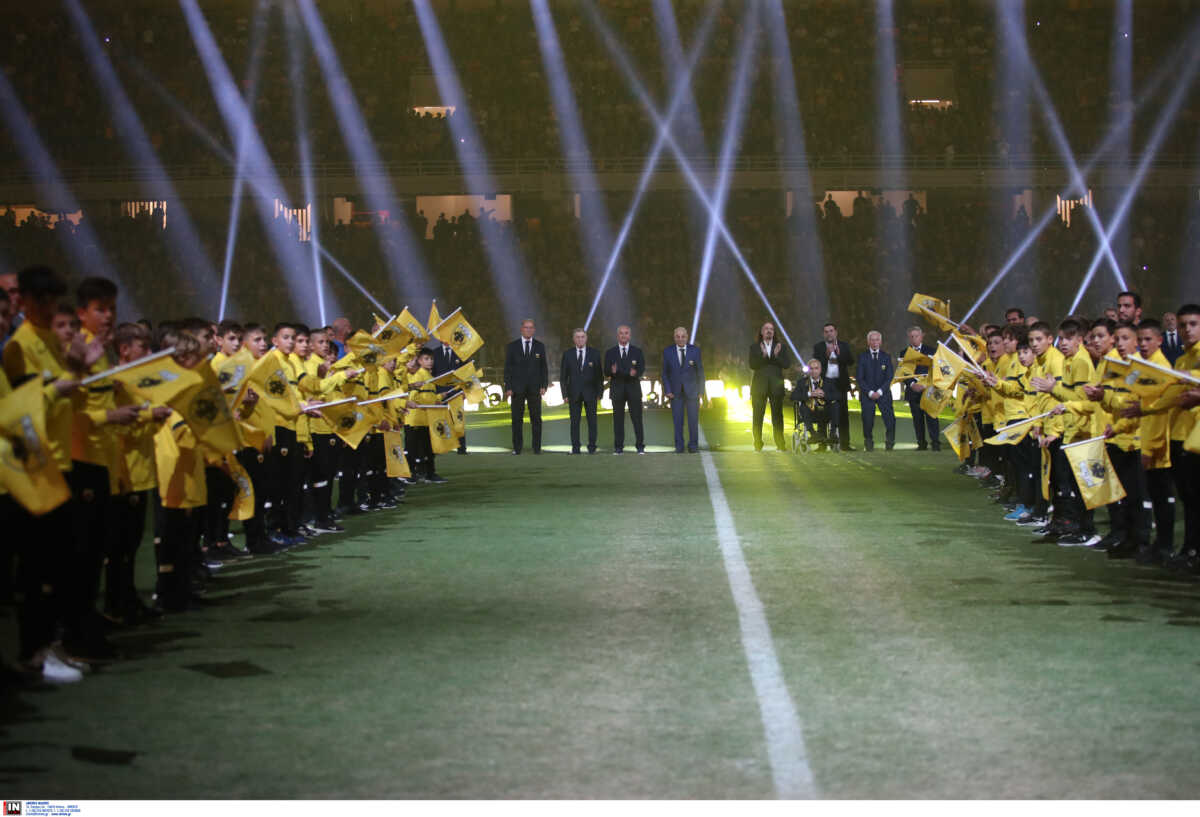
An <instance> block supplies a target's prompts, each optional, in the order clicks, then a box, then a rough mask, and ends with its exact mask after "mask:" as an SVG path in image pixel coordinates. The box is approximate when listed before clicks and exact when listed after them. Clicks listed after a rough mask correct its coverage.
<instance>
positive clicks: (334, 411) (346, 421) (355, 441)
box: [319, 399, 374, 449]
mask: <svg viewBox="0 0 1200 817" xmlns="http://www.w3.org/2000/svg"><path fill="white" fill-rule="evenodd" d="M319 411H320V412H321V416H322V417H324V418H325V422H327V423H329V427H330V428H331V429H333V433H334V434H336V435H338V437H340V438H341V439H342V442H344V443H345V444H346V445H348V446H350V447H351V448H353V449H357V448H358V446H359V444H360V443H361V442H362V441H363V437H365V436H367V434H368V433H369V432H370V430H371V426H372V425H374V421H373V420H372V419H371V417H370V415H369V414H368V413H367V412H365V411H363V409H361V408H359V406H358V402H357V401H355V400H353V399H351V400H345V401H343V400H339V401H337V402H336V403H330V404H328V405H325V406H322V407H321V408H320V409H319Z"/></svg>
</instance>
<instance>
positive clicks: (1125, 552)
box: [1106, 542, 1138, 559]
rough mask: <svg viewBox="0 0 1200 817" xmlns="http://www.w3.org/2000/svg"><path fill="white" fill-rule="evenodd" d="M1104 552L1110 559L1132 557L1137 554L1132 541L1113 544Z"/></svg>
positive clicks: (1136, 548) (1135, 546)
mask: <svg viewBox="0 0 1200 817" xmlns="http://www.w3.org/2000/svg"><path fill="white" fill-rule="evenodd" d="M1106 552H1107V553H1108V558H1110V559H1132V558H1133V557H1134V556H1135V555H1137V552H1138V547H1137V545H1135V544H1133V543H1132V542H1121V543H1120V544H1117V545H1113V546H1112V547H1110V548H1109V549H1108V550H1107V551H1106Z"/></svg>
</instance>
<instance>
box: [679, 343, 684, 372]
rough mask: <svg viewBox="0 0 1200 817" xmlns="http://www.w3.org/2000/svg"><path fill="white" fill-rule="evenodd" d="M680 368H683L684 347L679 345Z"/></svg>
mask: <svg viewBox="0 0 1200 817" xmlns="http://www.w3.org/2000/svg"><path fill="white" fill-rule="evenodd" d="M679 368H681V369H682V368H683V347H682V346H680V347H679Z"/></svg>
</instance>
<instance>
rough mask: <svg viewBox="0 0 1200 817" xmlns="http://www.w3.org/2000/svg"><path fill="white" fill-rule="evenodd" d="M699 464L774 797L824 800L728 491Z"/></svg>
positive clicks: (712, 468)
mask: <svg viewBox="0 0 1200 817" xmlns="http://www.w3.org/2000/svg"><path fill="white" fill-rule="evenodd" d="M700 444H701V445H703V446H704V447H705V448H707V447H708V443H707V441H706V440H705V439H704V432H703V431H701V432H700ZM700 460H701V462H702V463H703V464H704V478H705V479H706V480H707V481H708V498H709V500H710V501H711V502H712V507H713V520H714V521H715V522H716V526H717V541H718V542H719V543H720V545H721V556H722V558H723V559H724V560H725V574H726V575H727V576H728V577H729V589H730V591H731V592H732V593H733V603H734V606H736V607H737V613H738V625H739V626H740V628H741V631H742V649H743V651H744V652H745V653H746V663H747V665H748V666H749V669H750V681H751V682H752V683H753V684H754V694H755V696H757V698H758V710H759V714H760V715H761V716H762V723H763V731H764V732H765V735H766V739H767V759H768V761H769V762H770V764H771V778H772V779H773V780H774V782H775V794H776V795H777V796H779V797H781V798H783V799H787V800H804V799H816V798H817V797H818V796H819V795H818V794H817V784H816V781H814V780H813V773H812V769H811V768H809V765H808V752H807V751H806V749H805V747H804V730H803V728H802V727H801V725H800V716H799V715H798V714H797V713H796V704H795V702H794V701H793V700H792V695H791V693H790V692H788V689H787V684H786V683H784V680H783V668H782V667H780V666H779V657H778V656H777V655H776V654H775V643H774V642H773V641H772V640H771V628H770V626H769V625H768V624H767V614H766V611H765V610H764V609H763V604H762V601H761V600H760V599H759V598H758V593H757V592H756V591H755V589H754V580H753V579H752V578H751V577H750V568H748V567H747V566H746V557H745V555H744V554H743V553H742V545H741V541H740V540H739V539H738V535H737V528H736V527H734V524H733V514H732V513H731V512H730V510H729V503H728V502H727V501H726V499H725V491H724V489H722V488H721V478H720V476H718V475H717V466H716V464H715V463H713V459H712V455H711V454H710V453H709V452H708V451H706V450H702V451H701V453H700Z"/></svg>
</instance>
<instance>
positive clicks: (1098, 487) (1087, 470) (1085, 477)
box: [1063, 437, 1125, 510]
mask: <svg viewBox="0 0 1200 817" xmlns="http://www.w3.org/2000/svg"><path fill="white" fill-rule="evenodd" d="M1063 453H1064V454H1066V455H1067V460H1068V461H1069V462H1070V463H1071V474H1072V475H1073V476H1074V477H1075V484H1076V485H1077V486H1079V493H1080V495H1081V496H1082V497H1083V504H1084V506H1085V507H1087V508H1088V509H1089V510H1091V509H1094V508H1099V507H1100V506H1101V505H1108V504H1111V503H1113V502H1119V501H1120V500H1122V499H1124V498H1125V486H1123V485H1122V484H1121V480H1120V479H1119V478H1118V477H1117V474H1116V470H1115V469H1114V468H1113V465H1112V460H1110V459H1109V458H1108V451H1107V450H1105V447H1104V438H1103V437H1096V438H1093V439H1091V440H1085V441H1083V442H1081V443H1073V444H1071V445H1064V446H1063Z"/></svg>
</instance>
